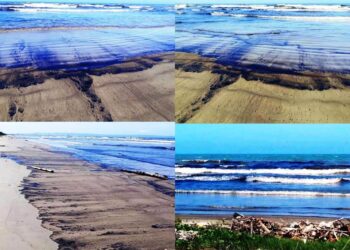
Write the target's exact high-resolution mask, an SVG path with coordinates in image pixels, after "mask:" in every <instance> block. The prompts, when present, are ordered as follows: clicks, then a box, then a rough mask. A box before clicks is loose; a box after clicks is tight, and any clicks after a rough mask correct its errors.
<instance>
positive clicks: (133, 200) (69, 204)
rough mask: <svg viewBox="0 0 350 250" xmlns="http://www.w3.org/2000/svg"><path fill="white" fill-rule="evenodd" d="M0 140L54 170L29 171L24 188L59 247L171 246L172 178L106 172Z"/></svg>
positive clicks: (22, 158) (20, 157)
mask: <svg viewBox="0 0 350 250" xmlns="http://www.w3.org/2000/svg"><path fill="white" fill-rule="evenodd" d="M7 138H8V137H7ZM0 140H1V142H2V143H0V144H3V145H5V147H6V146H7V145H14V144H16V143H17V144H18V145H19V146H18V147H19V148H20V150H18V151H13V150H12V151H11V150H10V151H8V152H4V153H3V154H4V155H6V156H12V157H16V158H17V159H18V160H20V161H21V162H24V164H25V165H27V166H36V167H44V168H48V169H52V170H54V171H55V172H54V173H48V172H43V171H39V170H32V172H31V174H30V176H29V177H27V178H25V182H24V189H23V193H24V194H25V196H26V198H27V199H28V200H29V201H30V203H31V204H32V205H34V206H35V207H36V208H38V210H39V215H40V219H41V220H42V223H43V226H44V227H45V228H47V229H49V230H50V231H52V232H53V234H52V236H51V239H53V240H54V241H55V242H57V243H58V244H59V246H60V247H61V248H63V247H71V248H73V249H173V248H174V244H175V236H174V204H173V203H174V198H173V197H174V196H173V195H174V183H173V181H169V180H161V179H157V178H154V177H149V176H141V175H137V174H133V173H126V172H121V171H110V172H108V171H105V170H102V169H101V168H100V167H98V166H96V165H93V164H89V163H87V162H84V161H81V160H78V159H75V158H73V157H72V156H70V155H68V154H63V153H58V152H52V151H50V150H49V148H48V147H46V146H42V145H39V144H35V143H29V142H27V141H21V140H17V139H14V138H9V139H6V140H7V141H4V140H3V139H0Z"/></svg>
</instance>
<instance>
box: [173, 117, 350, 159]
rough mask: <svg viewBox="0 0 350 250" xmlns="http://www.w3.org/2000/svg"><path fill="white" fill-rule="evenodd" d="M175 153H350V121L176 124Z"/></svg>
mask: <svg viewBox="0 0 350 250" xmlns="http://www.w3.org/2000/svg"><path fill="white" fill-rule="evenodd" d="M176 153H177V154H350V125H318V124H315V125H314V124H311V125H302V124H299V125H298V124H292V125H288V124H287V125H278V124H276V125H257V124H255V125H254V124H251V125H248V124H243V125H234V124H228V125H224V124H220V125H218V124H209V125H202V124H192V125H190V124H188V125H187V124H186V125H176Z"/></svg>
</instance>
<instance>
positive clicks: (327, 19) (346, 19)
mask: <svg viewBox="0 0 350 250" xmlns="http://www.w3.org/2000/svg"><path fill="white" fill-rule="evenodd" d="M235 16H237V17H240V16H238V15H235ZM247 17H249V16H247ZM256 17H257V18H269V19H276V20H294V21H308V22H349V21H350V17H349V16H268V15H258V16H256Z"/></svg>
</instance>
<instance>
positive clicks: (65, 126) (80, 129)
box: [0, 122, 175, 136]
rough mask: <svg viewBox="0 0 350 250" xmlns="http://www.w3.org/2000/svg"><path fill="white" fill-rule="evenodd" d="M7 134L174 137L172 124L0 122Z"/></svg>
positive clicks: (1, 129)
mask: <svg viewBox="0 0 350 250" xmlns="http://www.w3.org/2000/svg"><path fill="white" fill-rule="evenodd" d="M0 131H2V132H5V133H7V134H28V133H29V134H30V133H82V134H111V135H158V136H174V131H175V125H174V123H172V122H103V123H102V122H0Z"/></svg>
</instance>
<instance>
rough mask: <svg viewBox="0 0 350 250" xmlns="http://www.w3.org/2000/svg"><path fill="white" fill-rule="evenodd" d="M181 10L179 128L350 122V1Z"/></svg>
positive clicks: (215, 4) (205, 4)
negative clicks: (212, 124) (209, 125)
mask: <svg viewBox="0 0 350 250" xmlns="http://www.w3.org/2000/svg"><path fill="white" fill-rule="evenodd" d="M182 3H183V4H178V5H176V36H175V43H176V60H175V61H176V84H175V85H176V97H175V103H176V112H175V117H176V122H178V123H349V122H350V115H349V114H350V112H349V111H350V105H349V102H348V101H347V100H349V93H350V92H349V79H350V78H349V69H350V68H349V65H350V57H349V51H350V47H349V43H348V40H349V32H348V30H349V28H350V25H349V20H350V7H349V2H348V1H293V0H289V1H271V0H261V1H259V0H255V1H200V0H197V1H195V0H192V1H190V0H189V1H182ZM222 3H224V4H222Z"/></svg>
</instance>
